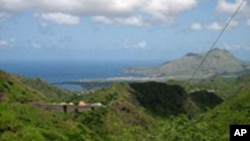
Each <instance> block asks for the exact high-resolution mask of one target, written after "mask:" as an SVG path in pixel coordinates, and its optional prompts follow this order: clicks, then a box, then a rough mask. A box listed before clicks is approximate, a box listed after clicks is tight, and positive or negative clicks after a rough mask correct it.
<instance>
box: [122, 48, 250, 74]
mask: <svg viewBox="0 0 250 141" xmlns="http://www.w3.org/2000/svg"><path fill="white" fill-rule="evenodd" d="M206 54H207V53H202V54H195V53H188V54H186V55H185V56H183V57H181V58H179V59H177V60H174V61H168V62H165V63H163V64H162V65H161V66H159V67H155V68H129V69H127V70H125V73H128V74H139V75H146V76H163V77H168V78H189V77H190V76H191V75H192V74H193V72H194V71H195V69H196V68H198V66H199V65H200V63H201V62H202V60H203V59H204V58H205V56H206ZM249 70H250V64H247V63H245V62H243V61H241V60H239V59H237V58H236V57H235V56H233V55H232V54H231V53H230V52H229V51H227V50H225V49H219V48H215V49H212V50H210V52H209V55H208V56H207V58H206V60H205V62H204V63H203V65H202V66H201V67H200V68H199V70H198V71H197V73H196V75H195V78H206V77H209V76H212V75H215V74H222V75H237V74H240V73H242V72H245V71H249Z"/></svg>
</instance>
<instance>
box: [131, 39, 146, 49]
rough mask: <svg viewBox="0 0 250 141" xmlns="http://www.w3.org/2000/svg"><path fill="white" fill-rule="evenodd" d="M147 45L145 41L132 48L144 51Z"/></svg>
mask: <svg viewBox="0 0 250 141" xmlns="http://www.w3.org/2000/svg"><path fill="white" fill-rule="evenodd" d="M147 45H148V43H147V41H145V40H142V41H139V42H138V43H136V44H135V45H134V46H133V47H134V48H138V49H145V48H146V47H147Z"/></svg>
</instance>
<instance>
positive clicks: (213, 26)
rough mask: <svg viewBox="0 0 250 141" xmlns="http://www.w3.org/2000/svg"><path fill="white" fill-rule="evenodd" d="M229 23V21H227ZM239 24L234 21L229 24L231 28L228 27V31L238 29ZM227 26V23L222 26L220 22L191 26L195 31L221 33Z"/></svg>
mask: <svg viewBox="0 0 250 141" xmlns="http://www.w3.org/2000/svg"><path fill="white" fill-rule="evenodd" d="M227 22H228V21H227ZM238 24H239V22H238V21H236V20H232V21H231V22H230V24H229V26H228V27H227V29H231V28H234V27H236V26H237V25H238ZM225 25H226V23H224V24H222V23H219V22H216V21H215V22H212V23H210V24H207V25H204V24H201V23H193V24H191V26H190V28H191V29H193V30H203V29H208V30H214V31H220V30H222V29H223V28H224V26H225Z"/></svg>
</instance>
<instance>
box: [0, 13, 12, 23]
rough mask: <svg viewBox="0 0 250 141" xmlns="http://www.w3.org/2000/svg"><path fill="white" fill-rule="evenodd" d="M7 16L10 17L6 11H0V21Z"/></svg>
mask: <svg viewBox="0 0 250 141" xmlns="http://www.w3.org/2000/svg"><path fill="white" fill-rule="evenodd" d="M8 17H10V15H9V14H8V13H6V12H0V21H3V20H5V19H7V18H8Z"/></svg>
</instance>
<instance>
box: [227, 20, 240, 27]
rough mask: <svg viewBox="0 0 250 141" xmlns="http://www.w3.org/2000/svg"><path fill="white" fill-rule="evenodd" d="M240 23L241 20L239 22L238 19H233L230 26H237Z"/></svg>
mask: <svg viewBox="0 0 250 141" xmlns="http://www.w3.org/2000/svg"><path fill="white" fill-rule="evenodd" d="M238 24H239V22H238V21H236V20H232V21H231V22H230V24H229V28H233V27H236V26H237V25H238Z"/></svg>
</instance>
